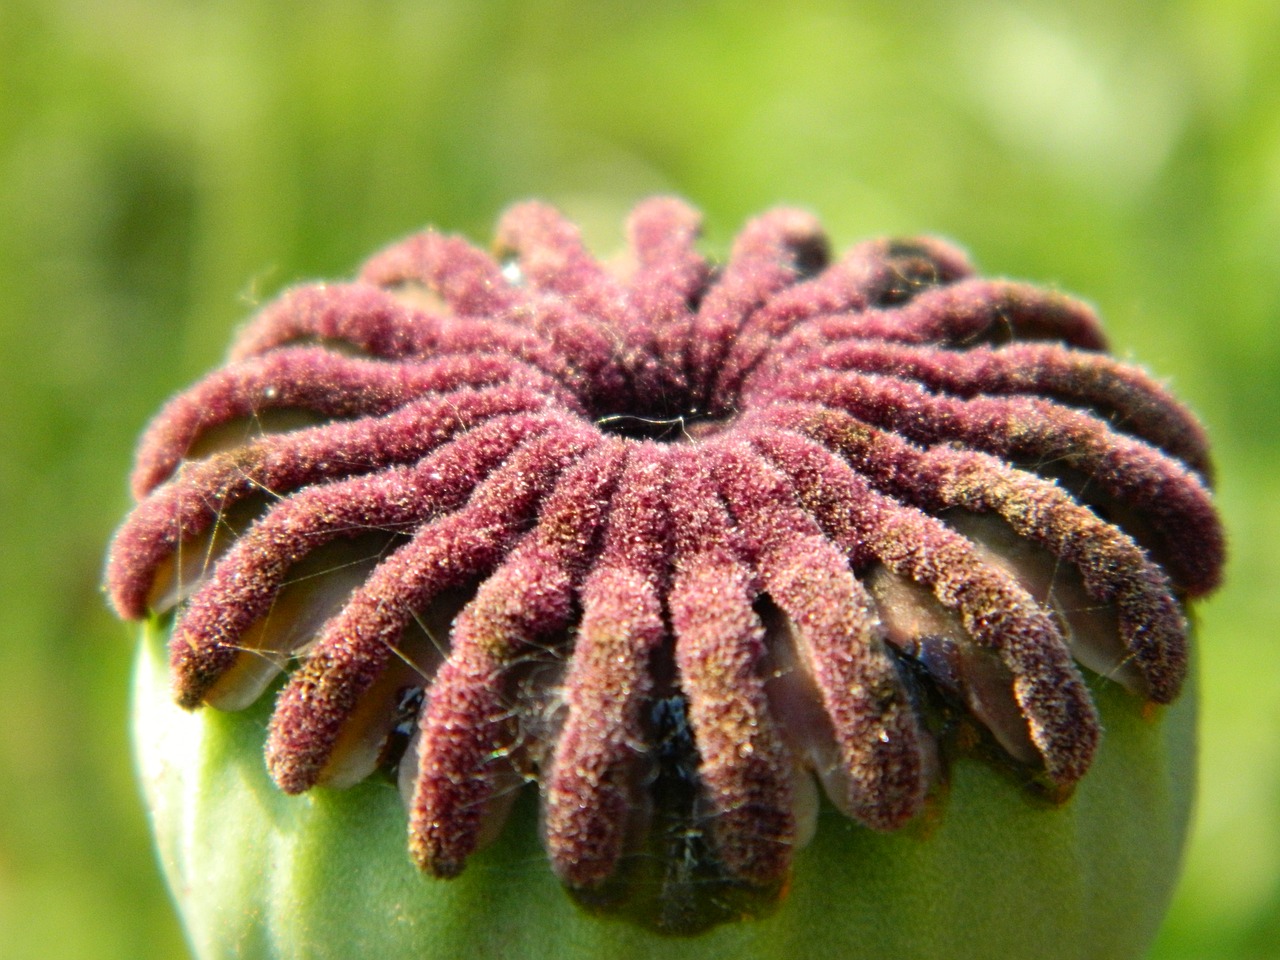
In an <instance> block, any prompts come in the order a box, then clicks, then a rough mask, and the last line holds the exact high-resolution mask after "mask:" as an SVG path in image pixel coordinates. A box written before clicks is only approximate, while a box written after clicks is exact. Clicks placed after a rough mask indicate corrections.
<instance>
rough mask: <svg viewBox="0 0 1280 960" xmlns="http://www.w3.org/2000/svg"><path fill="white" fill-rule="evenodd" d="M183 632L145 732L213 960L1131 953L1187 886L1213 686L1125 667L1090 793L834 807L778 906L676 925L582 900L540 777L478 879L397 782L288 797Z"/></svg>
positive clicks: (1102, 957)
mask: <svg viewBox="0 0 1280 960" xmlns="http://www.w3.org/2000/svg"><path fill="white" fill-rule="evenodd" d="M166 660H167V657H166V653H165V646H164V636H163V634H162V632H161V631H148V635H147V636H145V637H144V640H143V643H142V645H141V647H140V650H139V655H138V668H137V677H136V682H135V688H134V696H135V704H136V706H135V710H134V723H135V727H134V741H135V744H136V745H137V749H138V762H139V768H140V770H141V771H142V780H143V783H144V785H145V790H146V794H147V798H148V801H149V804H150V807H151V809H152V810H153V811H154V816H155V823H156V828H157V834H158V837H159V844H160V857H161V862H162V863H163V865H164V869H165V872H166V874H167V876H168V879H169V882H170V884H171V886H172V889H173V890H174V891H175V894H176V896H177V899H178V902H179V905H180V907H181V909H182V911H183V915H184V918H185V920H186V923H187V929H188V931H189V933H190V936H191V941H192V945H193V948H194V949H195V952H196V954H197V955H198V956H199V957H200V958H201V960H215V958H216V960H224V958H225V960H260V958H262V960H265V958H278V960H303V958H306V960H347V958H355V957H378V958H380V960H401V958H403V960H411V958H413V960H452V958H458V957H466V958H468V960H511V958H516V957H519V958H521V960H544V958H545V960H579V958H582V960H592V958H606V957H607V958H610V960H647V958H653V960H658V958H662V960H700V958H707V960H711V958H717V960H718V958H724V957H732V958H735V960H792V958H796V957H822V958H825V960H933V958H941V957H946V958H948V960H1026V958H1029V957H1035V958H1037V960H1126V958H1136V957H1140V956H1141V955H1142V953H1143V950H1144V948H1145V947H1146V945H1147V944H1148V943H1149V942H1150V939H1151V937H1152V936H1153V934H1154V932H1155V930H1156V927H1157V925H1158V924H1159V921H1160V918H1161V917H1162V916H1163V914H1164V909H1165V906H1166V904H1167V902H1168V898H1169V896H1170V894H1171V892H1172V888H1173V883H1174V877H1175V876H1176V873H1177V867H1178V861H1179V854H1180V851H1181V848H1182V840H1183V836H1184V832H1185V827H1186V824H1187V818H1188V814H1189V812H1190V800H1191V794H1192V788H1193V774H1192V758H1193V756H1194V753H1195V697H1194V695H1188V696H1186V697H1184V698H1183V699H1182V700H1181V701H1180V702H1179V703H1178V704H1177V705H1176V706H1175V707H1173V708H1172V709H1170V710H1168V711H1163V712H1162V713H1161V715H1160V716H1159V717H1158V719H1144V718H1143V717H1142V710H1141V706H1140V705H1139V704H1138V703H1136V702H1135V701H1134V700H1133V698H1131V697H1128V696H1126V695H1125V694H1123V693H1122V692H1121V691H1119V690H1118V689H1117V688H1116V687H1115V686H1114V685H1112V684H1107V683H1105V682H1102V681H1099V682H1098V684H1097V685H1096V690H1095V692H1096V695H1097V696H1098V698H1099V703H1100V708H1101V709H1102V710H1103V716H1104V722H1105V724H1106V728H1107V734H1106V737H1105V740H1104V743H1103V747H1102V749H1101V750H1100V752H1099V756H1098V759H1097V761H1096V763H1095V765H1094V768H1093V770H1092V771H1091V772H1090V775H1089V777H1088V778H1087V779H1086V780H1085V781H1084V782H1083V783H1082V784H1081V786H1080V788H1079V790H1078V791H1077V792H1076V795H1075V796H1074V797H1073V798H1072V799H1071V801H1070V802H1069V803H1067V804H1065V805H1063V806H1061V807H1057V808H1053V809H1045V808H1044V807H1043V805H1042V804H1040V803H1035V802H1032V801H1030V800H1029V799H1028V797H1027V796H1026V795H1025V794H1024V792H1023V791H1022V790H1021V789H1020V788H1019V787H1018V786H1016V785H1015V784H1013V783H1012V782H1011V781H1010V780H1009V779H1008V778H1007V777H1004V776H1001V775H1000V774H997V773H995V772H994V771H992V770H991V769H989V768H987V767H985V766H983V765H981V764H978V763H973V762H961V763H958V764H956V766H955V768H954V770H953V774H954V780H953V783H952V786H951V789H950V793H949V795H948V797H947V798H946V801H945V804H944V805H943V807H942V809H941V811H939V815H938V816H936V817H932V818H929V821H928V822H927V823H923V824H917V825H916V826H915V827H913V828H912V829H908V830H903V831H899V832H898V833H895V834H891V835H884V834H876V833H873V832H872V831H869V830H867V829H865V828H862V827H859V826H857V825H855V824H853V823H851V822H850V821H848V820H847V819H845V818H844V817H842V816H840V815H839V814H837V813H835V812H834V811H832V810H831V809H829V808H828V809H826V811H825V814H824V816H823V818H822V822H821V824H820V826H819V829H818V835H817V837H816V838H815V840H814V842H813V843H812V844H811V845H810V846H809V847H808V848H807V849H805V850H803V851H801V852H800V853H799V855H798V857H797V861H796V869H795V881H794V885H793V888H792V890H791V892H790V895H789V897H788V899H787V900H786V902H784V903H783V904H782V905H781V907H779V908H778V909H777V910H776V911H775V912H774V913H773V914H772V915H771V916H769V917H768V918H766V919H763V920H758V921H754V922H744V923H731V924H726V925H723V926H720V927H718V928H716V929H715V930H713V931H711V932H709V933H707V934H704V935H702V936H699V937H693V938H682V939H673V938H669V937H660V936H657V935H654V934H652V933H649V932H647V931H643V930H640V929H638V928H637V927H635V926H633V925H631V924H627V923H622V922H618V921H602V920H601V919H599V918H597V917H594V916H589V915H587V914H585V913H583V912H582V911H581V910H580V909H578V908H577V907H576V906H575V905H574V904H573V903H572V902H571V901H570V899H569V898H568V896H567V895H566V894H565V893H564V892H563V891H562V890H561V889H560V887H559V884H558V883H557V882H556V880H555V879H554V877H553V876H552V874H551V870H550V868H549V866H548V865H547V863H546V860H545V858H544V856H543V855H542V852H541V849H540V846H539V841H538V837H537V829H536V827H535V825H534V823H533V822H532V820H533V817H534V816H535V804H534V802H533V796H532V794H531V792H529V791H526V794H525V796H524V797H523V798H522V806H521V807H520V808H518V812H517V815H516V816H515V818H514V822H513V823H511V824H509V825H508V829H507V830H506V831H505V832H504V834H503V837H502V839H501V841H500V842H499V843H498V844H497V845H496V846H495V847H493V848H492V849H490V850H488V851H486V852H485V853H483V854H481V855H480V856H478V857H476V858H475V859H474V860H473V862H472V863H471V864H469V866H468V867H467V869H466V870H465V871H464V872H463V874H462V876H461V877H459V878H458V879H456V880H451V881H438V880H431V879H429V878H426V877H423V876H422V875H420V874H419V873H418V872H417V870H416V869H415V868H414V867H413V866H412V865H411V863H410V861H409V857H408V854H407V851H406V847H405V841H406V827H405V815H404V810H403V807H402V804H401V801H400V797H399V794H398V792H397V791H396V789H395V788H394V786H393V785H391V784H390V783H388V782H386V781H383V780H377V781H376V782H373V781H370V782H366V783H365V784H363V785H361V786H359V787H357V788H354V789H351V790H346V791H331V790H316V791H314V792H313V793H312V794H309V795H307V796H303V797H288V796H285V795H283V794H281V793H280V792H279V791H278V790H276V789H275V787H274V785H273V784H272V783H271V781H270V779H269V778H268V777H267V774H266V770H265V767H264V764H263V760H262V731H263V725H264V724H265V722H266V718H267V711H266V710H264V709H255V710H252V711H246V712H245V713H243V714H219V713H217V712H215V711H211V710H206V711H201V712H199V713H194V714H193V713H185V712H183V711H182V710H180V709H179V708H178V707H176V706H174V705H173V704H172V702H171V700H170V696H169V682H168V676H167V667H166Z"/></svg>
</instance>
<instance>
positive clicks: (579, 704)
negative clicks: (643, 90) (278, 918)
mask: <svg viewBox="0 0 1280 960" xmlns="http://www.w3.org/2000/svg"><path fill="white" fill-rule="evenodd" d="M697 232H698V217H697V215H696V213H695V212H694V211H693V210H692V209H691V208H690V207H688V206H687V205H686V204H684V203H683V202H681V201H677V200H673V199H669V198H655V199H651V200H648V201H646V202H644V203H642V204H641V205H640V206H639V207H637V208H636V210H635V211H634V213H633V215H632V217H631V219H630V222H629V224H628V240H629V244H628V247H627V250H626V252H625V254H624V255H623V256H622V257H620V258H619V259H618V260H617V261H615V262H612V263H608V264H606V263H602V262H601V261H599V260H597V259H596V258H595V257H593V256H592V255H591V254H589V253H588V252H587V251H586V250H585V248H584V247H583V245H582V243H581V240H580V237H579V235H578V231H577V229H576V228H575V227H574V226H573V225H572V224H570V223H569V222H567V221H566V220H565V219H564V218H563V217H561V216H560V215H559V214H558V213H557V212H556V211H555V210H553V209H551V208H550V207H547V206H545V205H542V204H538V203H528V204H523V205H520V206H517V207H515V208H513V209H512V210H511V211H509V212H508V213H507V214H506V215H505V217H504V218H503V220H502V222H501V223H500V225H499V228H498V236H497V240H496V250H495V254H494V255H493V256H490V255H489V254H486V253H483V252H481V251H479V250H477V249H475V248H474V247H472V246H471V245H469V244H468V243H466V242H465V241H463V240H461V239H459V238H456V237H448V236H443V235H441V234H438V233H436V232H434V231H427V232H425V233H422V234H420V235H417V236H414V237H411V238H409V239H407V240H405V241H403V242H402V243H400V244H397V245H395V246H393V247H390V248H388V249H387V250H386V251H384V252H382V253H380V254H378V255H376V256H375V257H374V258H372V259H371V260H370V261H369V262H368V263H366V264H365V266H364V267H363V269H362V271H361V273H360V275H359V277H358V278H357V280H356V281H354V282H351V283H340V284H312V285H308V286H303V287H299V288H296V289H293V290H290V291H288V292H286V293H285V294H284V295H282V296H281V297H280V298H279V299H278V300H276V301H275V302H273V303H271V304H269V305H267V306H266V307H265V308H263V309H262V311H261V312H260V313H259V314H258V316H257V317H255V318H254V319H253V320H252V321H251V322H250V323H249V324H248V325H247V326H246V328H245V329H244V330H242V331H241V332H240V334H239V336H238V337H237V339H236V341H235V344H234V345H233V348H232V351H231V358H230V361H229V363H228V365H227V366H226V367H224V368H223V369H221V370H219V371H216V372H214V373H213V374H211V375H209V376H208V377H207V378H205V379H204V380H203V381H201V382H200V383H198V384H197V385H195V386H194V387H193V388H191V389H190V390H188V391H187V392H185V393H183V394H180V395H179V396H177V397H176V398H175V399H174V400H173V401H171V402H170V404H169V405H168V406H167V407H166V408H165V409H164V410H163V411H162V412H161V413H160V415H159V416H158V417H157V418H156V420H155V421H154V423H153V424H152V426H151V427H150V428H149V430H148V431H147V433H146V434H145V436H144V437H143V440H142V442H141V445H140V447H139V453H138V460H137V466H136V470H135V473H134V477H133V487H134V492H135V495H136V496H137V497H138V499H139V504H138V506H137V508H136V509H135V510H134V512H133V513H132V514H131V515H130V517H129V518H128V519H127V520H126V522H125V523H124V525H123V526H122V528H121V530H120V532H119V533H118V534H117V537H116V539H115V542H114V544H113V546H112V551H111V557H110V563H109V567H108V586H109V588H110V592H111V596H112V600H113V602H114V604H115V606H116V608H117V610H118V611H119V612H120V613H121V614H122V615H123V616H127V617H134V618H140V617H143V616H147V615H149V614H153V615H169V614H172V616H173V619H174V626H173V631H172V637H171V640H170V643H169V651H170V670H171V673H172V677H173V691H174V695H175V698H176V700H177V702H178V703H179V704H180V705H181V706H182V707H185V708H188V709H196V708H198V707H200V706H201V705H209V706H213V707H217V708H220V709H223V710H237V709H242V708H244V707H247V706H249V705H250V704H252V703H253V702H254V701H255V700H257V699H258V697H259V696H261V695H262V694H263V693H264V692H266V691H267V690H270V689H273V682H274V681H275V679H276V677H277V676H279V675H280V674H282V673H283V674H287V677H286V678H285V679H284V682H283V686H282V687H281V688H280V690H279V693H278V695H277V697H276V700H275V707H274V710H273V712H272V714H271V718H270V721H269V724H268V735H267V738H266V756H267V767H268V769H269V771H270V774H271V776H272V777H273V779H274V780H275V782H276V784H277V785H278V786H279V787H280V788H281V789H282V790H283V791H284V792H285V793H288V794H299V793H303V792H305V791H307V790H310V789H312V788H314V787H317V786H323V787H342V786H351V785H352V784H356V783H359V782H360V781H361V780H363V779H365V778H366V777H367V776H369V775H371V774H374V773H375V772H376V771H379V770H381V771H383V772H385V773H391V774H393V775H394V776H395V777H397V778H398V780H399V783H400V787H401V790H402V793H403V795H404V799H405V804H406V807H407V813H408V848H409V852H410V854H411V855H412V858H413V860H414V861H415V862H416V863H417V865H418V866H419V867H420V868H421V869H422V870H423V871H425V872H427V873H430V874H434V875H436V876H438V877H449V878H451V877H456V876H458V875H460V874H462V873H463V872H464V870H465V868H466V867H467V864H468V861H469V860H470V859H471V858H473V857H474V856H475V855H477V854H478V852H480V851H481V850H483V848H484V847H485V846H486V844H488V843H491V842H493V840H494V839H495V838H496V837H497V836H498V835H499V834H501V833H502V832H503V826H504V823H505V821H506V819H507V817H508V815H509V813H510V811H511V809H512V804H513V802H516V801H517V799H518V795H519V794H520V792H521V789H520V788H521V787H522V786H523V785H524V784H525V783H529V782H534V783H536V784H537V785H538V788H539V791H540V795H541V819H540V828H539V830H538V833H539V835H540V836H541V838H542V840H543V845H544V848H545V851H546V854H547V857H548V859H549V863H550V871H551V872H552V873H553V874H554V875H555V876H556V877H558V879H559V880H560V882H561V883H562V884H563V885H564V886H565V887H566V888H567V889H568V890H569V891H570V892H571V893H572V895H573V896H574V897H575V898H577V899H578V900H580V901H581V902H582V903H583V904H585V905H587V906H588V907H590V908H591V909H593V910H597V911H601V912H606V913H615V914H619V915H621V916H624V917H627V918H629V919H631V920H634V921H637V922H638V923H640V924H641V925H642V926H647V927H651V928H653V929H655V930H658V931H661V932H664V933H668V934H679V935H694V934H698V933H701V932H703V931H705V930H707V929H710V928H713V927H715V926H717V925H718V924H723V923H727V922H729V921H733V920H738V919H741V918H743V917H763V916H767V915H769V914H771V913H772V912H773V911H774V910H776V909H779V907H778V904H779V901H781V900H783V899H785V894H786V891H787V890H788V888H789V887H790V885H791V884H792V882H793V881H792V875H793V866H794V864H795V862H796V860H797V857H798V856H799V851H801V850H802V849H803V848H804V847H805V845H806V843H807V842H808V840H809V838H810V837H811V836H812V835H813V832H814V828H815V818H816V817H817V813H816V811H817V809H818V805H819V797H818V791H819V787H820V789H821V791H822V793H824V794H825V796H826V798H827V799H828V800H829V801H830V803H831V805H832V806H834V808H835V809H837V810H839V811H840V812H841V813H843V814H845V815H846V816H847V817H849V818H851V819H853V820H854V821H856V822H858V823H859V824H860V825H861V826H862V827H864V828H870V829H871V830H873V831H893V830H897V829H900V828H902V827H904V826H905V825H907V824H910V823H912V822H913V821H919V820H921V819H923V820H925V821H928V820H929V816H928V814H929V812H930V811H931V810H941V811H943V813H941V814H939V816H940V817H941V818H942V819H947V818H948V817H949V816H950V814H949V812H946V811H947V810H948V808H949V804H947V803H945V802H941V801H937V800H936V799H935V801H934V802H933V803H932V805H931V803H930V798H931V797H934V798H936V797H937V795H938V794H945V793H946V792H947V790H948V789H949V787H948V785H949V784H950V782H951V780H952V777H953V767H955V766H956V765H957V764H960V763H961V762H962V761H964V762H967V761H968V759H969V758H974V757H980V758H983V759H985V760H987V761H990V762H992V763H994V764H996V765H998V766H1002V767H1006V768H1008V769H1009V770H1010V771H1011V775H1012V776H1016V777H1018V778H1020V779H1021V780H1022V781H1023V782H1024V784H1025V786H1026V789H1027V792H1028V795H1029V796H1030V795H1034V796H1037V797H1039V798H1040V800H1041V801H1042V802H1044V803H1058V804H1063V803H1066V802H1067V801H1068V800H1069V798H1070V796H1071V794H1072V791H1073V790H1075V789H1076V788H1077V787H1078V786H1079V784H1080V783H1081V782H1082V781H1083V780H1084V779H1085V778H1086V777H1087V775H1088V773H1089V771H1090V768H1091V767H1092V765H1093V764H1094V763H1095V759H1096V756H1097V753H1098V750H1099V748H1100V744H1101V742H1102V740H1103V737H1104V729H1105V728H1104V725H1103V724H1102V722H1101V721H1100V718H1099V715H1098V712H1097V707H1096V704H1095V696H1094V693H1093V692H1092V691H1091V690H1090V687H1089V684H1088V682H1087V681H1086V677H1085V673H1084V672H1083V671H1082V669H1081V668H1082V667H1084V668H1087V670H1089V671H1092V672H1093V673H1096V674H1100V675H1102V676H1105V677H1107V678H1108V679H1109V681H1113V682H1114V683H1116V684H1118V685H1119V686H1122V687H1124V688H1126V689H1127V690H1128V691H1129V692H1130V694H1132V695H1133V696H1134V700H1135V703H1136V704H1142V703H1145V704H1146V709H1147V710H1148V711H1150V713H1151V714H1152V715H1153V716H1156V715H1158V714H1159V712H1160V710H1161V709H1162V707H1163V706H1164V705H1168V704H1172V703H1174V702H1175V701H1176V700H1177V698H1178V696H1179V693H1180V690H1181V687H1182V685H1183V681H1184V678H1185V675H1186V671H1187V664H1188V643H1187V624H1186V618H1185V615H1184V610H1183V606H1184V603H1185V602H1186V601H1187V600H1188V599H1191V598H1194V597H1198V596H1202V595H1204V594H1206V593H1207V592H1209V591H1210V590H1212V589H1213V588H1214V586H1215V585H1216V584H1217V582H1218V579H1219V576H1220V570H1221V564H1222V555H1223V536H1222V530H1221V527H1220V525H1219V522H1218V518H1217V515H1216V512H1215V509H1214V506H1213V503H1212V499H1211V496H1210V492H1209V484H1210V482H1211V465H1210V461H1209V456H1208V453H1207V449H1206V443H1205V439H1204V435H1203V432H1202V431H1201V429H1200V427H1199V426H1198V424H1197V423H1196V422H1195V420H1194V418H1193V417H1192V416H1191V415H1190V414H1189V413H1188V412H1187V411H1186V410H1185V409H1184V408H1183V407H1181V406H1180V405H1179V404H1178V403H1177V402H1176V400H1174V399H1173V398H1172V397H1171V395H1170V394H1169V393H1168V392H1167V391H1166V390H1165V389H1164V388H1163V387H1162V386H1161V385H1159V384H1158V383H1157V382H1155V381H1154V380H1153V379H1152V378H1151V377H1150V376H1148V375H1147V374H1146V373H1144V372H1143V371H1141V370H1140V369H1138V368H1136V367H1133V366H1131V365H1127V364H1122V363H1120V362H1118V361H1116V360H1114V359H1112V358H1110V357H1109V356H1107V355H1106V354H1105V352H1103V351H1104V348H1105V338H1104V336H1103V334H1102V331H1101V326H1100V324H1099V321H1098V319H1097V317H1096V316H1095V315H1094V313H1093V311H1092V310H1090V309H1089V308H1088V307H1087V306H1085V305H1084V304H1082V303H1080V302H1078V301H1075V300H1073V299H1071V298H1069V297H1066V296H1063V295H1062V294H1059V293H1055V292H1050V291H1044V290H1041V289H1038V288H1035V287H1032V286H1029V285H1026V284H1021V283H1014V282H1011V281H1006V280H990V279H982V278H978V277H975V276H974V275H973V270H972V268H971V267H970V265H969V264H968V262H967V261H966V259H965V257H964V255H963V254H962V253H961V252H960V251H958V250H957V249H955V248H954V247H952V246H950V245H949V244H947V243H944V242H942V241H939V240H936V239H933V238H914V239H908V240H880V241H871V242H868V243H864V244H861V245H858V246H856V247H854V248H853V249H852V250H850V251H849V252H848V253H847V254H845V255H843V256H841V257H838V258H833V257H832V255H831V253H830V251H829V249H828V243H827V239H826V237H825V235H824V234H823V233H822V230H821V228H820V226H819V224H818V223H817V222H816V220H814V218H813V217H811V216H809V215H808V214H806V213H803V212H801V211H796V210H787V209H779V210H774V211H771V212H769V213H766V214H764V215H763V216H761V217H759V218H757V219H755V220H753V221H751V222H750V223H748V224H747V225H746V227H745V228H744V229H743V231H742V233H741V234H740V235H739V237H738V238H737V240H736V241H735V243H734V245H733V247H732V249H731V251H730V253H729V256H728V257H727V259H726V260H725V262H724V263H723V264H713V263H711V262H709V261H708V260H707V259H705V258H704V257H703V256H702V255H701V254H700V253H699V252H698V249H697V243H696V241H697ZM1153 722H1155V721H1153ZM1139 786H1140V784H1135V789H1136V788H1138V787H1139ZM922 814H925V816H924V817H922ZM784 909H785V908H784Z"/></svg>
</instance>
